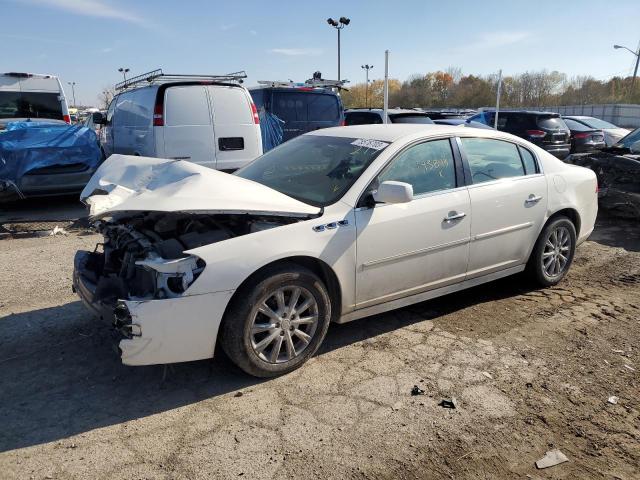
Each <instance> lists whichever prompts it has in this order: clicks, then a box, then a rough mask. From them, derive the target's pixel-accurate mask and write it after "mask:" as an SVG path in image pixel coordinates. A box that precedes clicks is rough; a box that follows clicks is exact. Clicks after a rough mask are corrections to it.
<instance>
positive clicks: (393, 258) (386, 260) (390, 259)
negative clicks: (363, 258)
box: [362, 238, 471, 270]
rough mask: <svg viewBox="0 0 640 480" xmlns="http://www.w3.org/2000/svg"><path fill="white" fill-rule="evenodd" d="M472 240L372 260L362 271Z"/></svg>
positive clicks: (456, 241)
mask: <svg viewBox="0 0 640 480" xmlns="http://www.w3.org/2000/svg"><path fill="white" fill-rule="evenodd" d="M470 240H471V239H469V238H463V239H461V240H454V241H453V242H448V243H441V244H440V245H433V246H431V247H426V248H421V249H419V250H414V251H412V252H407V253H400V254H398V255H393V256H391V257H385V258H381V259H379V260H371V261H369V262H366V263H363V264H362V269H363V270H364V269H365V268H370V267H373V266H376V265H380V264H382V263H389V262H394V261H396V260H402V259H404V258H407V257H413V256H416V255H423V254H425V253H430V252H436V251H438V250H444V249H447V248H451V247H455V246H458V245H463V244H465V243H469V241H470Z"/></svg>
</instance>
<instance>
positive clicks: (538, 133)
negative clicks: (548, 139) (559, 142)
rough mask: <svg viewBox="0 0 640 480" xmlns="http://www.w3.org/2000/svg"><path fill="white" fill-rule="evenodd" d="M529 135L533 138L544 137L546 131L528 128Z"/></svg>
mask: <svg viewBox="0 0 640 480" xmlns="http://www.w3.org/2000/svg"><path fill="white" fill-rule="evenodd" d="M527 135H529V136H530V137H531V138H544V136H545V135H546V132H543V131H542V130H527Z"/></svg>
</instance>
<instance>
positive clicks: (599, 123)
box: [580, 117, 618, 129]
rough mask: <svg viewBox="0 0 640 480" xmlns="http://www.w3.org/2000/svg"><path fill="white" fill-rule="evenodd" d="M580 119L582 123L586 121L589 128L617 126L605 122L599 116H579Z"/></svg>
mask: <svg viewBox="0 0 640 480" xmlns="http://www.w3.org/2000/svg"><path fill="white" fill-rule="evenodd" d="M580 121H582V122H583V123H586V124H587V125H589V126H590V127H591V128H604V129H607V128H618V127H617V126H616V125H614V124H613V123H609V122H605V121H604V120H600V119H599V118H593V117H587V118H581V119H580Z"/></svg>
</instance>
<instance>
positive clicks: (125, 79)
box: [118, 67, 129, 82]
mask: <svg viewBox="0 0 640 480" xmlns="http://www.w3.org/2000/svg"><path fill="white" fill-rule="evenodd" d="M118 71H119V72H120V73H121V74H122V76H123V77H124V81H125V82H126V81H127V73H128V72H129V69H128V68H124V67H120V68H119V69H118Z"/></svg>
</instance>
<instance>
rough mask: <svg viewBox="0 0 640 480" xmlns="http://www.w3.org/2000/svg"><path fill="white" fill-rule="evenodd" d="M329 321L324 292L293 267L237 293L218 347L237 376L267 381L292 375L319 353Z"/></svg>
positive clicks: (315, 281)
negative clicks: (237, 369) (239, 371)
mask: <svg viewBox="0 0 640 480" xmlns="http://www.w3.org/2000/svg"><path fill="white" fill-rule="evenodd" d="M330 318H331V301H330V299H329V294H328V293H327V289H326V287H325V286H324V284H323V283H322V281H321V280H320V278H318V276H317V275H316V274H314V273H313V272H312V271H310V270H308V269H306V268H303V267H299V266H297V265H294V264H288V265H282V266H278V267H275V268H273V269H269V270H267V271H266V272H263V273H262V274H260V275H259V276H258V277H256V278H255V279H253V280H252V281H251V282H250V283H249V284H248V285H247V286H246V287H244V288H242V291H239V292H238V293H237V294H236V295H235V296H234V299H233V301H232V304H231V305H230V307H229V309H228V311H227V313H226V314H225V318H224V321H223V324H222V331H221V345H222V348H223V350H224V351H225V353H226V354H227V355H228V356H229V358H231V360H232V361H233V362H234V363H235V364H236V365H238V366H239V367H240V368H241V369H242V370H244V371H245V372H247V373H249V374H250V375H254V376H256V377H272V376H276V375H281V374H284V373H288V372H290V371H292V370H295V369H296V368H298V367H299V366H300V365H302V364H303V363H304V362H306V361H307V360H308V359H309V358H310V357H311V356H312V355H313V354H314V353H315V352H316V350H317V349H318V347H320V344H321V343H322V340H323V339H324V337H325V334H326V333H327V329H328V327H329V320H330Z"/></svg>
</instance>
